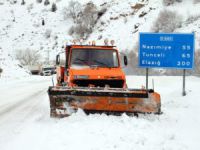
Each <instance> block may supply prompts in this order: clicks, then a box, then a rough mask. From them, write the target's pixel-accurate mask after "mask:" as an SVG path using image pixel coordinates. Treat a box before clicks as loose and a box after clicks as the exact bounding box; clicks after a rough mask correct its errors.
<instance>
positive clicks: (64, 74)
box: [56, 45, 127, 88]
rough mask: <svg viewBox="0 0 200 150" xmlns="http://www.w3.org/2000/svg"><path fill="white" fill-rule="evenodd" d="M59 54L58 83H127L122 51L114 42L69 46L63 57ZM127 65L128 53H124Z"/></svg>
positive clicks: (83, 84) (80, 84)
mask: <svg viewBox="0 0 200 150" xmlns="http://www.w3.org/2000/svg"><path fill="white" fill-rule="evenodd" d="M60 55H61V54H59V55H57V59H56V64H57V81H58V85H67V86H70V87H74V86H75V87H77V86H78V87H90V86H91V87H106V86H108V87H110V88H123V87H126V80H125V74H124V73H123V71H122V67H121V63H120V59H119V52H118V50H117V49H116V48H115V47H114V46H94V45H70V46H66V49H65V52H64V57H63V58H64V59H62V60H61V56H60ZM124 64H125V65H127V57H126V56H124Z"/></svg>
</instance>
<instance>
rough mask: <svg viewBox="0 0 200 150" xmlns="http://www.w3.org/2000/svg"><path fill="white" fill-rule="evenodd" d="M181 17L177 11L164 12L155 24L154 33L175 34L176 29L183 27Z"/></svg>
mask: <svg viewBox="0 0 200 150" xmlns="http://www.w3.org/2000/svg"><path fill="white" fill-rule="evenodd" d="M181 23H182V21H181V16H179V15H178V14H177V13H176V12H175V11H170V10H166V9H165V10H163V11H161V12H160V13H159V15H158V18H157V19H156V21H155V22H154V23H153V27H152V31H153V32H174V30H175V29H176V28H179V27H181Z"/></svg>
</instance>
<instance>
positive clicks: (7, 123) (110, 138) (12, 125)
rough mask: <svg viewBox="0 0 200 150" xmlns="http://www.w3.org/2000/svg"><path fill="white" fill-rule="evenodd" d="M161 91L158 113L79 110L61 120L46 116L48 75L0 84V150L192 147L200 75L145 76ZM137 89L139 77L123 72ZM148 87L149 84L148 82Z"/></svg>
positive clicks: (199, 127) (199, 122)
mask: <svg viewBox="0 0 200 150" xmlns="http://www.w3.org/2000/svg"><path fill="white" fill-rule="evenodd" d="M152 78H153V79H154V82H155V90H156V91H157V92H159V93H160V94H161V98H162V111H163V114H162V115H153V114H149V115H139V117H138V118H137V117H131V116H127V115H125V114H123V115H122V116H107V115H105V114H102V115H100V114H94V115H88V116H87V115H85V114H84V113H83V112H82V111H81V110H79V111H78V112H77V113H75V114H73V115H72V116H70V117H68V118H64V119H52V118H49V102H48V96H47V92H46V91H47V88H48V86H49V85H51V77H35V78H29V79H28V78H26V80H25V81H24V82H21V81H15V82H10V83H9V82H6V83H3V86H1V87H0V108H1V109H0V147H1V150H11V149H15V150H27V149H28V150H39V149H48V150H55V149H58V150H62V149H68V150H79V149H82V150H102V149H107V150H111V149H117V150H124V149H126V150H133V149H140V150H161V149H162V150H196V149H199V147H200V144H199V139H200V134H199V132H200V117H199V115H198V114H199V113H200V112H199V108H200V101H199V99H200V94H199V87H200V78H197V77H187V78H186V81H187V82H186V91H187V96H185V97H182V96H181V92H182V89H181V87H182V77H170V76H160V77H150V81H151V79H152ZM127 80H128V86H129V87H132V88H140V87H141V86H142V85H145V77H143V76H128V77H127ZM149 86H150V87H151V83H150V85H149Z"/></svg>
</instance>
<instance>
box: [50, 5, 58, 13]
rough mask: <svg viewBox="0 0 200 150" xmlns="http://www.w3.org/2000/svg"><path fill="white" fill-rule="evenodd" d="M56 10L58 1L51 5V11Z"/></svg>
mask: <svg viewBox="0 0 200 150" xmlns="http://www.w3.org/2000/svg"><path fill="white" fill-rule="evenodd" d="M56 10H57V6H56V3H53V4H52V6H51V11H52V12H56Z"/></svg>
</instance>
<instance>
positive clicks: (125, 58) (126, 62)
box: [124, 56, 128, 66]
mask: <svg viewBox="0 0 200 150" xmlns="http://www.w3.org/2000/svg"><path fill="white" fill-rule="evenodd" d="M124 65H125V66H127V65H128V59H127V56H124Z"/></svg>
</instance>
